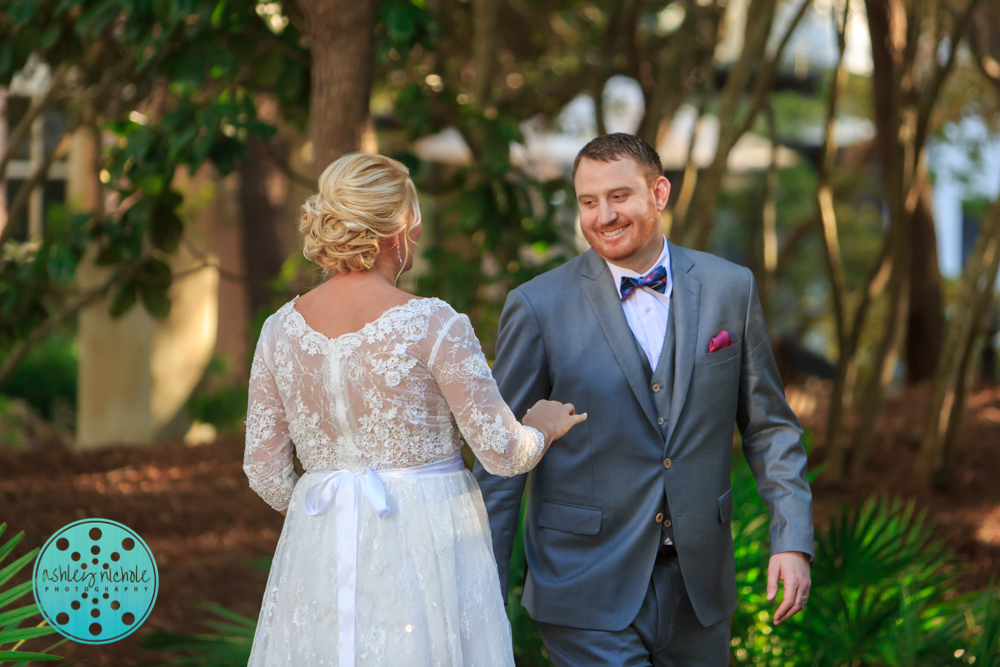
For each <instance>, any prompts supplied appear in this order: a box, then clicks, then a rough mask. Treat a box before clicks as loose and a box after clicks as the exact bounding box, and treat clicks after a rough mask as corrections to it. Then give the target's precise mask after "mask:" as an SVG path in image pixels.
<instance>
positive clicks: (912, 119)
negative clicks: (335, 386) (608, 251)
mask: <svg viewBox="0 0 1000 667" xmlns="http://www.w3.org/2000/svg"><path fill="white" fill-rule="evenodd" d="M998 130H1000V5H998V4H997V3H996V2H994V0H937V1H936V2H919V1H897V0H642V1H640V0H622V1H621V2H603V3H602V2H592V1H563V2H550V1H536V0H527V1H510V2H504V1H501V0H382V1H381V2H377V1H374V0H362V1H359V0H353V1H351V2H348V1H347V0H281V1H263V0H132V1H129V0H9V1H8V2H6V3H4V4H3V5H2V6H0V186H2V187H0V450H4V451H3V453H4V454H7V453H10V452H17V454H16V455H17V456H20V457H21V458H20V459H18V461H24V460H34V459H37V460H38V461H39V462H42V461H48V460H49V459H48V458H46V457H48V456H51V455H54V454H53V452H71V453H80V455H81V456H83V455H84V454H85V453H87V452H89V451H90V450H96V451H100V450H102V449H103V448H107V447H115V446H118V445H130V446H136V445H141V446H144V447H147V448H149V451H150V452H154V454H151V455H152V456H155V452H157V451H159V450H157V449H156V448H157V447H166V446H169V443H175V442H178V441H181V440H183V441H184V442H186V443H187V444H188V445H198V444H203V443H210V442H212V441H214V440H215V439H216V438H219V437H220V436H221V437H222V439H223V440H224V439H225V438H227V437H229V438H238V437H239V436H238V433H239V429H240V428H241V426H242V424H241V422H242V420H243V418H244V414H245V410H246V380H247V373H248V366H249V363H248V362H249V359H250V358H251V357H252V353H253V349H254V346H255V343H256V338H257V334H258V333H259V331H260V328H261V326H262V323H263V321H264V319H265V318H266V317H267V316H268V315H269V314H270V313H272V312H274V310H275V309H276V308H277V307H279V306H280V305H281V304H282V303H284V302H286V301H287V300H288V299H289V298H291V297H292V296H293V295H295V294H299V293H302V292H303V291H305V290H308V289H309V288H311V287H312V286H313V285H315V284H316V283H317V282H318V279H319V275H318V272H317V271H316V269H315V267H313V266H311V265H309V264H308V263H307V262H306V261H305V260H304V259H303V258H302V256H301V254H300V253H299V252H298V245H297V244H298V241H297V239H296V231H295V229H296V225H295V220H296V218H297V212H298V207H299V205H300V204H301V202H302V201H303V199H304V198H305V197H306V196H307V195H308V194H310V193H311V192H312V191H313V189H314V188H315V176H316V175H317V174H318V173H319V172H321V171H322V169H323V168H324V167H325V166H326V165H327V164H329V162H331V161H332V160H333V159H335V158H336V157H338V156H339V155H342V154H343V153H344V152H347V151H352V150H367V151H378V152H382V153H384V154H387V155H390V156H393V157H396V158H397V159H399V160H401V161H403V162H404V163H405V164H407V165H408V166H409V167H410V169H411V173H412V174H413V177H414V180H415V181H416V183H417V185H418V188H419V189H420V193H421V204H422V212H423V221H424V225H425V235H424V239H425V241H423V242H422V247H421V249H420V254H419V256H418V258H417V263H416V266H415V269H414V271H413V272H411V273H410V274H408V275H407V276H404V278H403V284H404V286H405V287H407V288H408V289H411V290H413V291H414V292H416V293H419V294H423V295H433V296H438V297H441V298H443V299H445V300H447V301H449V302H450V303H452V304H453V305H454V306H455V307H456V308H457V309H458V310H460V311H463V312H467V313H468V314H469V315H470V317H471V318H472V321H473V323H474V325H475V326H476V329H477V332H478V334H479V335H480V337H481V339H482V340H483V343H484V348H485V349H486V351H487V354H488V355H489V356H492V351H493V347H494V342H495V336H496V324H497V320H498V317H499V313H500V310H501V308H502V306H503V303H504V299H505V297H506V294H507V293H508V291H509V290H510V289H512V288H513V287H515V286H517V285H519V284H521V283H523V282H525V281H526V280H529V279H531V278H532V277H533V276H535V275H538V274H539V273H542V272H544V271H546V270H548V269H550V268H552V267H554V266H557V265H558V264H559V263H560V262H563V261H565V260H566V259H568V258H570V257H572V256H574V255H575V254H577V253H578V252H581V251H582V250H584V249H585V247H586V246H585V243H583V242H582V239H581V238H580V235H579V233H578V231H577V229H576V210H575V204H574V194H573V190H572V183H571V182H570V180H569V178H568V175H569V168H570V166H571V163H572V159H573V157H574V156H575V154H576V151H577V150H579V148H580V147H582V145H583V144H584V143H585V142H586V141H587V140H589V139H590V138H592V137H593V136H596V135H597V134H599V133H604V132H608V131H625V132H631V133H635V134H638V135H640V136H642V137H644V138H645V139H647V140H648V141H649V142H650V143H652V144H654V145H655V146H656V147H657V149H658V151H659V153H660V156H661V158H662V160H663V163H664V173H665V174H666V175H667V176H668V178H669V179H670V180H671V183H672V185H673V188H672V195H671V200H670V202H669V205H668V209H667V211H666V212H665V214H664V216H663V228H664V233H666V234H667V235H668V237H669V238H670V239H671V240H672V241H674V242H676V243H678V244H681V245H684V246H687V247H692V248H696V249H703V250H708V251H710V252H713V253H716V254H719V255H721V256H723V257H726V258H727V259H730V260H732V261H735V262H738V263H741V264H743V265H745V266H748V267H750V268H751V269H752V270H753V271H754V273H755V275H756V277H757V281H758V284H759V285H760V289H761V296H762V300H763V302H764V306H765V309H766V312H767V316H768V322H769V325H770V328H771V332H772V339H773V343H774V347H775V353H776V356H777V358H778V361H779V365H780V368H781V372H782V377H783V379H784V380H785V382H786V386H787V388H788V395H789V400H790V402H791V403H792V405H793V408H795V410H796V412H797V413H798V414H799V416H800V418H801V419H802V421H803V423H805V424H806V425H807V426H808V427H809V429H810V430H811V432H812V436H813V437H812V440H813V443H814V444H813V447H812V451H811V453H810V459H811V463H812V466H813V472H814V475H815V476H816V481H817V489H818V493H819V495H820V496H821V497H822V498H823V499H826V500H828V501H831V502H832V503H833V504H832V505H830V506H829V507H827V506H821V507H820V511H819V513H818V520H819V524H820V525H819V529H820V532H819V540H820V549H821V552H822V557H821V558H818V559H817V569H816V571H815V574H814V576H815V578H816V586H815V588H814V591H815V592H814V594H813V598H812V601H811V603H810V611H809V613H808V614H807V615H805V616H803V617H802V618H799V619H797V620H795V621H794V622H792V623H789V624H787V625H785V626H782V627H780V628H773V627H772V626H771V625H770V622H769V617H768V613H769V610H770V606H769V605H767V604H764V602H763V600H762V597H761V596H762V594H763V593H762V586H763V580H762V577H761V572H762V571H763V570H762V568H763V567H764V566H765V564H766V558H767V543H766V519H765V517H764V515H763V510H762V507H761V506H760V504H759V501H758V500H757V499H756V495H755V493H754V492H753V491H752V490H751V486H752V484H751V483H750V480H749V478H748V477H747V473H746V470H745V466H743V464H742V463H741V462H740V461H737V465H736V466H735V468H734V469H735V470H736V471H737V472H736V473H734V475H735V476H734V487H733V488H734V494H735V497H736V498H738V499H740V500H739V506H740V508H741V509H740V510H737V512H735V514H736V516H737V517H738V519H737V520H734V524H733V529H734V536H735V539H736V542H737V550H738V551H737V556H738V569H739V576H740V582H741V586H742V591H741V602H740V611H739V612H738V614H737V616H736V618H735V619H734V626H733V628H734V634H733V651H732V662H733V664H745V663H753V664H775V665H777V664H789V665H791V664H815V665H862V664H864V665H883V664H884V665H942V664H951V663H965V664H972V663H973V662H975V664H977V665H982V664H986V665H994V666H995V665H997V664H1000V663H998V662H997V661H998V660H1000V657H998V655H1000V651H998V650H997V643H996V642H997V632H998V629H997V627H998V624H1000V620H998V619H1000V612H998V610H997V601H996V599H997V596H996V591H995V589H992V588H990V589H989V590H984V586H985V583H984V579H983V577H981V576H979V577H978V578H977V579H975V581H976V582H977V583H976V584H975V585H969V583H968V580H964V579H962V578H961V571H962V569H963V567H965V566H966V565H968V563H967V562H966V561H967V560H968V558H969V557H970V556H969V553H968V551H969V548H968V547H967V546H962V547H961V548H959V549H957V551H956V553H952V552H951V551H950V550H949V548H950V547H949V548H946V547H945V546H942V545H941V544H940V541H941V540H942V539H943V538H942V535H944V534H945V532H943V531H942V530H941V529H940V527H936V528H932V527H931V524H932V523H933V522H931V521H930V520H929V519H928V518H927V517H926V516H924V514H923V513H922V512H923V511H924V510H934V511H937V510H938V509H939V505H941V503H938V502H934V503H929V502H927V498H928V497H931V494H938V495H937V496H934V498H936V499H937V500H940V499H942V498H945V499H950V500H953V501H954V502H955V503H966V504H967V505H968V506H969V507H972V506H973V505H975V508H974V509H968V511H969V512H980V514H979V515H976V516H980V517H981V516H982V515H985V516H986V517H987V518H981V519H977V520H981V521H982V523H981V524H980V528H979V532H977V533H975V534H976V535H977V536H978V537H976V538H975V540H978V542H977V544H982V545H985V546H983V547H982V549H986V550H989V549H992V550H993V551H991V552H990V553H994V552H995V551H996V548H997V545H1000V537H996V535H994V533H996V534H997V535H1000V531H994V532H990V531H991V530H993V529H992V528H990V527H989V526H990V525H992V524H990V523H989V521H992V520H993V519H990V518H989V517H991V516H992V514H990V512H992V511H993V509H995V507H1000V499H998V498H996V497H995V496H994V495H988V494H987V495H982V496H980V497H978V498H976V497H974V494H971V493H969V494H966V495H965V496H963V495H962V494H963V493H965V491H964V490H966V489H970V488H971V489H977V490H979V489H985V488H986V486H985V484H986V482H983V484H982V485H980V486H977V484H979V482H977V481H976V480H979V479H981V478H982V479H986V480H989V479H990V478H991V476H992V475H993V473H994V472H997V473H1000V470H998V469H997V468H996V467H995V464H994V463H992V461H995V460H997V457H996V448H997V446H998V443H1000V416H997V415H1000V392H998V391H997V389H996V378H997V373H998V372H1000V368H998V364H997V358H996V349H997V347H998V342H1000V341H998V337H997V336H998V334H997V332H998V330H1000V310H998V304H997V301H996V297H995V286H996V284H997V272H998V266H1000V205H998V203H997V202H998V194H1000V138H998V135H997V132H998ZM736 444H738V443H734V445H736ZM734 451H735V452H738V448H736V449H734ZM10 455H11V456H14V455H15V454H10ZM736 456H737V458H740V456H739V454H736ZM32 457H34V459H32ZM12 460H13V459H12ZM886 462H889V463H891V469H892V470H898V471H899V472H898V474H894V475H888V474H886V467H885V466H886V465H887V464H886ZM39 465H41V463H40V464H39ZM977 475H979V476H978V477H977ZM970 480H972V482H970ZM4 481H5V480H4V479H3V476H2V475H0V487H2V484H3V483H4ZM978 492H979V491H977V493H978ZM982 493H984V494H986V492H985V491H983V492H982ZM878 494H888V495H887V496H886V497H888V496H892V497H895V496H896V495H899V494H903V495H907V496H920V498H921V500H919V501H914V502H918V505H917V506H914V505H913V504H912V503H911V502H910V501H902V500H901V501H896V500H888V499H885V500H874V499H869V498H868V496H874V495H878ZM969 496H973V499H972V500H970V499H969ZM6 497H7V498H13V494H11V495H8V496H6ZM12 502H13V501H12ZM983 506H986V507H987V510H982V507H983ZM984 513H985V514H984ZM4 518H5V519H7V517H4ZM73 518H75V517H73ZM14 519H15V517H10V520H12V521H13V520H14ZM997 521H1000V519H998V520H997ZM973 532H975V531H973ZM983 536H985V537H983ZM991 536H992V537H991ZM977 548H978V547H977ZM517 553H521V552H517ZM976 553H977V554H978V553H979V552H976ZM522 557H523V556H517V555H516V556H515V562H514V563H513V564H512V568H511V573H512V582H513V583H514V586H515V589H516V587H517V586H518V582H519V581H520V575H519V574H518V573H519V572H520V568H522V567H523V562H522V561H519V560H517V559H518V558H522ZM977 557H979V556H977ZM988 558H994V560H993V561H988V562H1000V561H997V560H996V556H995V555H994V556H988V557H987V560H988ZM518 596H519V592H515V595H514V597H515V599H514V600H512V604H511V605H509V607H508V611H509V614H510V618H511V623H512V627H513V628H514V632H515V637H516V646H515V651H516V655H517V659H518V662H519V663H520V664H524V665H533V664H545V657H544V650H543V648H542V647H541V644H540V640H539V638H538V635H537V630H536V629H535V628H534V625H533V623H532V621H531V620H530V619H529V618H527V616H525V615H524V611H523V609H522V608H521V607H520V606H519V605H518V604H517V602H516V600H517V599H518ZM209 602H213V601H209ZM196 603H197V602H196V601H193V602H192V603H191V604H192V608H193V606H194V605H195V604H196ZM211 609H212V613H213V614H214V615H215V616H218V617H219V618H218V619H216V621H213V622H215V623H217V624H216V625H215V626H212V629H214V630H215V631H216V632H218V633H221V637H222V638H221V639H220V636H217V635H212V634H207V635H204V636H199V637H197V638H192V637H191V636H188V635H170V634H169V633H168V634H167V635H162V634H161V635H158V636H157V637H158V638H154V639H150V640H149V641H150V642H152V643H151V644H150V645H151V646H153V645H156V646H159V647H173V648H174V649H176V648H178V647H181V648H188V649H193V650H194V649H197V650H198V651H202V654H201V655H202V657H204V660H203V662H202V663H197V662H191V663H189V664H228V663H223V662H217V663H213V662H211V660H215V658H210V657H206V656H209V655H210V653H206V652H211V651H221V653H220V654H219V655H220V656H225V655H230V656H232V655H236V656H237V657H238V656H239V655H242V654H240V653H239V651H240V650H243V649H242V648H240V647H245V640H246V638H247V637H248V636H252V621H247V620H246V619H242V618H241V617H239V616H238V615H233V614H234V613H233V612H231V611H226V610H224V609H223V608H221V607H217V606H216V607H211ZM0 613H2V612H0ZM17 622H18V623H21V622H27V620H26V618H21V617H19V620H18V621H17ZM218 624H224V625H218ZM2 625H3V624H2V623H0V626H2ZM248 633H249V634H248ZM178 642H179V643H178ZM220 642H221V644H220ZM241 642H242V643H241ZM223 645H224V646H223ZM226 647H228V648H226ZM234 647H236V648H235V649H234V650H235V651H236V653H232V654H231V653H227V652H226V651H228V650H229V649H233V648H234ZM226 659H229V658H226ZM0 660H2V657H0ZM218 660H220V661H221V660H222V658H221V657H220V658H219V659H218ZM237 662H238V660H237ZM232 664H236V663H232Z"/></svg>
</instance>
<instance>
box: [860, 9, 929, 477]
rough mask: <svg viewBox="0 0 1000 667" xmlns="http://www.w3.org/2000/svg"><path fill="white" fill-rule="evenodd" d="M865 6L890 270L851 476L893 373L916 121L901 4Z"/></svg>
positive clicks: (900, 334)
mask: <svg viewBox="0 0 1000 667" xmlns="http://www.w3.org/2000/svg"><path fill="white" fill-rule="evenodd" d="M865 8H866V10H867V14H868V26H869V28H868V29H869V33H870V34H871V44H872V62H873V64H874V71H873V75H872V88H873V90H872V92H873V98H874V102H875V127H876V130H877V132H876V139H877V145H878V148H879V153H880V155H879V157H880V158H881V162H882V169H883V173H884V174H885V187H886V199H887V200H888V204H889V231H888V233H889V235H890V237H889V257H890V261H891V264H892V269H891V271H892V273H891V274H890V276H889V297H888V298H889V304H888V317H887V321H886V322H885V326H884V328H883V330H882V331H881V332H879V339H878V341H877V343H876V348H875V354H874V357H873V361H872V366H871V369H870V372H869V377H868V382H867V384H866V386H865V390H864V395H863V402H862V410H863V412H862V415H861V421H860V424H859V426H858V432H857V437H856V438H855V442H856V444H855V449H854V453H853V460H852V461H851V471H852V474H854V475H855V476H856V475H858V474H860V473H861V472H862V470H863V469H864V465H865V463H866V462H867V459H868V455H869V453H870V452H871V448H872V445H873V443H874V441H875V436H876V434H877V427H878V417H879V413H880V412H881V410H882V398H883V395H884V392H885V387H886V385H888V383H889V381H891V379H892V376H893V371H894V368H893V366H894V363H893V362H894V360H895V357H896V355H897V354H898V350H899V346H900V345H901V344H902V342H903V341H902V339H903V338H904V337H905V336H904V334H905V325H906V321H907V306H908V303H909V300H910V288H909V282H910V274H911V272H910V261H911V258H912V254H911V251H910V244H909V242H908V241H909V237H910V232H909V224H908V222H909V220H908V216H907V211H906V197H905V193H906V190H907V185H908V173H907V166H908V165H907V161H906V159H905V158H906V156H907V155H908V152H907V150H906V147H904V146H902V145H901V142H902V141H904V140H905V139H904V137H910V136H912V133H913V132H912V126H913V125H914V123H915V121H916V118H915V116H914V114H913V113H907V114H905V117H904V113H903V111H904V109H903V104H904V92H905V91H903V90H901V87H902V86H903V83H902V80H903V77H902V75H901V73H900V70H901V68H902V66H903V56H904V50H905V49H906V47H907V41H906V39H907V16H906V8H905V6H904V5H903V3H902V1H901V0H867V1H866V2H865ZM908 78H909V77H908ZM904 124H908V126H909V128H910V131H908V132H904V131H902V129H901V128H902V127H903V125H904Z"/></svg>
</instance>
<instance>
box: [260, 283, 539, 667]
mask: <svg viewBox="0 0 1000 667" xmlns="http://www.w3.org/2000/svg"><path fill="white" fill-rule="evenodd" d="M460 431H461V435H464V436H465V439H466V441H467V442H468V443H469V446H470V447H471V448H472V450H473V451H474V452H475V454H476V456H477V457H478V458H479V460H480V461H481V462H482V463H483V465H484V467H485V468H486V469H487V470H488V471H490V472H492V473H494V474H499V475H505V476H509V475H516V474H520V473H523V472H526V471H528V470H530V469H531V468H532V467H534V466H535V464H536V463H537V462H538V460H539V458H540V457H541V454H542V450H543V441H542V436H541V434H540V433H539V432H538V431H536V430H535V429H532V428H530V427H525V426H523V425H521V424H519V423H518V421H517V420H516V419H515V418H514V415H513V414H512V413H511V411H510V409H509V408H508V407H507V405H506V404H505V403H504V401H503V399H502V398H501V396H500V393H499V391H498V389H497V386H496V383H495V382H494V380H493V376H492V374H491V372H490V369H489V366H488V365H487V363H486V359H485V357H484V356H483V353H482V351H481V349H480V346H479V341H478V340H477V338H476V335H475V332H474V331H473V329H472V325H471V323H470V322H469V320H468V318H467V317H466V316H464V315H459V314H457V313H456V312H455V311H454V310H453V309H452V308H451V307H450V306H449V305H448V304H446V303H445V302H443V301H440V300H438V299H413V300H411V301H409V302H407V303H405V304H403V305H400V306H396V307H393V308H390V309H389V310H387V311H386V312H384V313H383V314H382V315H381V316H380V317H379V318H378V319H377V320H375V321H373V322H371V323H369V324H367V325H365V326H364V327H363V328H362V329H361V330H360V331H357V332H355V333H350V334H345V335H343V336H339V337H337V338H328V337H326V336H324V335H323V334H321V333H319V332H317V331H314V330H313V329H312V328H310V326H309V325H308V324H307V323H306V321H305V319H304V318H303V317H302V315H301V314H300V313H299V312H298V310H296V309H295V300H293V301H291V302H289V303H287V304H285V306H283V307H282V308H281V309H280V310H279V311H278V312H277V313H275V314H274V315H272V316H271V317H270V318H269V319H268V320H267V322H266V323H265V324H264V328H263V331H262V332H261V336H260V340H259V342H258V345H257V350H256V354H255V355H254V361H253V367H252V370H251V377H250V405H249V409H248V414H247V433H246V453H245V457H244V470H245V471H246V474H247V477H248V478H249V480H250V486H251V488H252V489H253V490H254V491H256V492H257V493H258V494H259V495H260V496H261V497H262V498H263V499H264V500H265V501H267V502H268V503H269V504H270V505H271V506H272V507H273V508H274V509H276V510H283V509H286V508H287V509H288V513H287V517H286V519H285V523H284V527H283V528H282V531H281V537H280V539H279V541H278V546H277V550H276V551H275V554H274V561H273V564H272V566H271V572H270V575H269V576H268V581H267V589H266V591H265V593H264V598H263V604H262V607H261V611H260V617H259V619H258V622H257V630H256V634H255V635H254V641H253V650H252V654H251V657H250V662H249V665H250V667H265V666H266V667H276V666H283V667H285V666H287V667H310V666H322V667H331V666H334V667H336V666H338V665H339V667H354V665H357V666H359V667H361V666H364V667H369V666H370V667H375V666H392V667H404V666H408V665H412V666H414V667H417V666H419V667H427V666H431V665H433V666H441V667H452V666H460V665H461V666H468V667H473V666H477V667H478V666H482V667H488V666H493V665H505V666H511V667H512V666H513V664H514V660H513V655H512V647H511V632H510V625H509V623H508V621H507V616H506V614H505V611H504V606H503V601H502V599H501V597H500V587H499V585H498V581H497V569H496V562H495V561H494V558H493V551H492V547H491V541H490V535H489V524H488V522H487V516H486V509H485V507H484V505H483V500H482V496H481V494H480V491H479V486H478V484H477V483H476V480H475V478H474V477H473V476H472V474H471V473H470V472H468V471H467V470H465V468H464V466H461V464H456V462H457V461H459V459H455V458H454V457H455V456H456V455H458V453H459V450H460V447H461V439H460V434H459V432H460ZM293 443H294V448H295V451H296V453H297V455H298V457H299V460H300V461H301V462H302V465H303V467H304V468H305V470H306V474H305V475H303V476H302V478H301V479H298V477H297V475H296V474H295V473H294V471H293V466H292V446H293ZM415 466H418V467H416V468H414V467H415ZM442 467H443V468H444V470H445V472H441V469H442ZM411 468H412V470H414V471H418V472H419V471H421V470H430V471H431V472H428V473H425V474H406V473H408V472H410V471H408V470H404V471H403V472H402V473H399V472H398V471H399V469H411ZM448 470H450V471H451V472H448ZM333 471H351V473H356V474H350V473H343V472H337V473H333ZM371 471H375V472H371ZM391 471H397V472H391ZM372 484H374V485H375V486H378V487H379V488H383V489H384V498H382V497H380V496H379V494H378V492H377V490H372ZM324 487H329V488H324ZM310 488H312V489H313V490H312V491H310ZM334 489H336V493H335V494H334ZM307 492H308V493H307ZM343 493H347V494H354V495H353V496H352V497H350V498H348V496H345V495H342V494H343ZM324 494H325V495H324ZM334 498H335V500H334ZM352 501H353V504H352ZM380 502H381V503H382V513H383V514H384V518H379V514H378V513H376V509H375V508H376V506H377V505H378V504H379V503H380ZM324 503H326V504H327V505H329V507H326V505H324ZM338 524H339V526H338ZM338 528H339V530H338ZM351 531H354V532H351ZM345 547H346V548H345ZM353 549H356V552H355V551H353ZM345 568H346V569H345ZM352 568H353V569H352ZM352 606H353V609H352V608H351V607H352ZM349 662H353V663H354V664H353V665H348V664H346V663H349Z"/></svg>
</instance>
